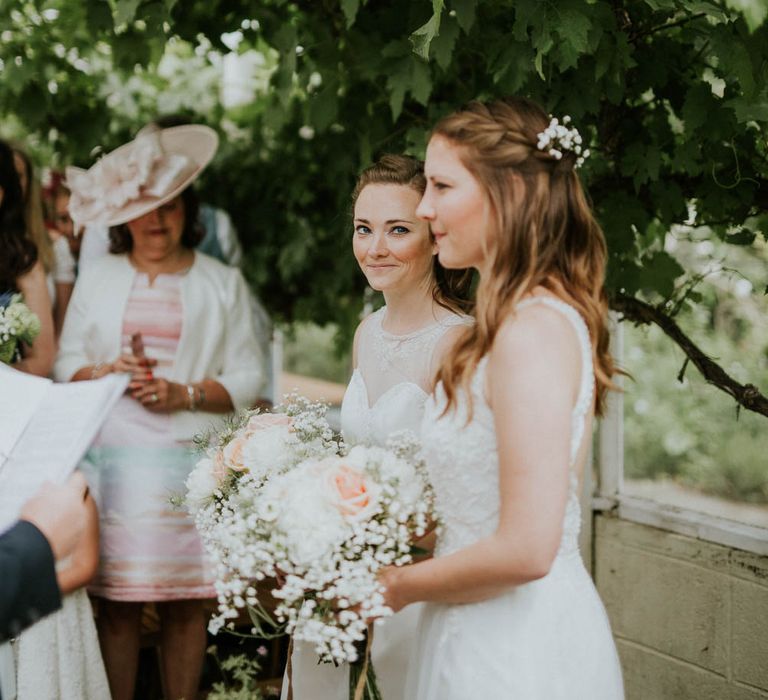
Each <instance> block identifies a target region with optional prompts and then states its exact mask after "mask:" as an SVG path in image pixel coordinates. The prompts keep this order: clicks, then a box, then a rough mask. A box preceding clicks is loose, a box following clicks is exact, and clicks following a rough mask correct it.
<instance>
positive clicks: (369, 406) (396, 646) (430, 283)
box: [283, 156, 469, 700]
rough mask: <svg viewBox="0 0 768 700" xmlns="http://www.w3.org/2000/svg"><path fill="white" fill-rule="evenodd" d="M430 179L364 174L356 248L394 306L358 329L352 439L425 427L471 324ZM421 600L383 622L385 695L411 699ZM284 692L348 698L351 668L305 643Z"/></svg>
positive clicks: (389, 159)
mask: <svg viewBox="0 0 768 700" xmlns="http://www.w3.org/2000/svg"><path fill="white" fill-rule="evenodd" d="M425 185H426V181H425V179H424V174H423V170H422V163H421V162H420V161H417V160H415V159H413V158H408V157H406V156H384V157H383V158H382V159H381V160H380V161H378V162H377V163H375V164H374V165H373V166H371V167H370V168H368V169H367V170H366V171H364V172H363V174H362V175H361V177H360V180H359V181H358V184H357V187H356V188H355V192H354V193H353V201H354V234H353V250H354V254H355V257H356V259H357V261H358V263H359V265H360V268H361V269H362V271H363V273H364V274H365V276H366V278H367V280H368V283H369V284H370V286H371V287H373V289H375V290H378V291H382V292H383V293H384V299H385V301H386V306H384V307H382V308H381V309H379V310H378V311H375V312H374V313H372V314H371V315H370V316H368V317H367V318H366V319H365V320H364V321H363V322H362V323H361V324H360V326H359V327H358V329H357V332H356V333H355V343H354V349H353V365H354V368H355V369H354V372H353V374H352V378H351V380H350V382H349V386H348V387H347V391H346V393H345V395H344V401H343V403H342V407H341V426H342V433H343V435H344V439H345V440H346V441H347V443H349V444H359V443H367V444H379V445H380V444H383V443H384V442H386V439H387V437H388V436H389V435H390V434H391V433H393V432H396V431H398V430H404V429H408V430H412V431H414V432H417V431H418V429H419V426H420V424H421V420H422V415H423V411H424V402H425V401H426V399H427V396H428V394H429V392H430V391H431V388H432V378H433V376H434V373H435V369H436V367H437V365H438V364H439V362H440V360H441V358H442V356H443V354H444V353H445V351H446V349H448V348H450V347H451V345H452V344H453V342H454V340H455V338H456V335H457V333H458V332H459V331H460V330H461V329H462V328H464V327H466V325H467V324H468V323H469V319H468V318H467V317H466V316H464V315H462V314H460V313H459V309H460V308H461V300H460V297H461V294H462V291H463V290H466V287H467V285H468V279H469V278H468V275H466V274H464V273H457V272H448V271H446V270H443V269H441V268H440V267H439V264H438V263H437V261H436V259H435V252H436V250H435V246H434V242H433V240H432V239H431V237H430V234H429V227H428V226H427V224H426V223H425V222H423V221H419V220H418V219H417V217H416V213H415V212H416V205H417V204H418V203H419V200H420V199H421V195H422V193H423V192H424V187H425ZM418 614H419V610H418V606H411V607H410V608H409V609H407V610H405V611H403V612H402V613H399V614H398V615H395V616H394V617H392V618H388V619H386V620H382V621H380V622H379V623H378V624H377V625H376V630H375V634H374V638H373V652H372V657H373V666H374V669H375V671H376V676H377V679H378V683H379V689H380V690H381V693H382V696H383V698H384V700H405V698H407V697H410V696H407V695H406V694H405V689H404V685H405V676H406V671H407V667H408V665H409V663H410V660H411V658H412V656H413V653H414V651H415V647H414V642H415V633H416V622H417V619H418ZM286 676H287V677H286V680H285V681H284V683H283V698H288V697H289V691H288V685H289V682H288V681H289V680H290V681H291V683H290V685H291V691H290V692H291V693H292V696H293V698H294V700H347V698H348V697H349V669H348V667H347V666H340V667H334V666H333V665H330V664H318V659H317V654H316V653H315V652H314V650H313V649H312V647H311V646H310V645H307V644H304V643H296V645H295V647H294V650H293V654H292V656H291V662H290V671H287V672H286Z"/></svg>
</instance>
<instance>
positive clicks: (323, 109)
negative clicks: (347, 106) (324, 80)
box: [309, 84, 339, 133]
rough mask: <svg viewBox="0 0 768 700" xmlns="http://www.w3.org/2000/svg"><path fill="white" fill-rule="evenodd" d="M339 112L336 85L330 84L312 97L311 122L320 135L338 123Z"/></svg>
mask: <svg viewBox="0 0 768 700" xmlns="http://www.w3.org/2000/svg"><path fill="white" fill-rule="evenodd" d="M338 111H339V102H338V99H337V97H336V85H335V84H329V85H327V86H324V87H323V89H322V90H320V91H319V92H318V93H317V94H316V95H313V96H312V99H311V100H310V102H309V121H310V123H311V124H312V126H314V127H315V129H317V131H318V133H322V132H323V131H325V130H326V129H327V128H328V127H329V126H330V125H331V124H332V123H333V122H334V121H336V116H337V114H338Z"/></svg>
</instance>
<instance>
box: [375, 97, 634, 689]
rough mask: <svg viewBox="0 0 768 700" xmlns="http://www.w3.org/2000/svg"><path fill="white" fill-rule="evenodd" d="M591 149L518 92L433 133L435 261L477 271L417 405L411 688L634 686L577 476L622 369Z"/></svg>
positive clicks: (398, 581) (399, 593)
mask: <svg viewBox="0 0 768 700" xmlns="http://www.w3.org/2000/svg"><path fill="white" fill-rule="evenodd" d="M587 155H588V152H587V151H585V150H583V149H582V145H581V137H580V136H579V134H578V132H577V131H576V130H575V129H573V128H571V127H570V126H569V120H568V119H566V118H564V119H563V122H562V123H561V122H559V121H558V120H555V119H552V120H550V118H549V117H548V116H547V115H546V113H545V112H544V111H543V110H542V109H541V107H539V106H538V105H537V104H535V103H533V102H531V101H530V100H527V99H522V98H512V99H508V100H505V101H496V102H491V103H488V104H483V103H478V102H475V103H471V104H470V105H468V106H467V107H466V108H464V109H461V110H460V111H458V112H456V113H454V114H451V115H449V116H448V117H446V118H445V119H443V120H442V121H441V122H440V123H439V124H438V125H437V127H436V128H435V130H434V132H433V134H432V137H431V140H430V142H429V146H428V149H427V158H426V166H425V173H426V176H427V189H426V191H425V194H424V197H423V198H422V200H421V203H420V204H419V207H418V209H417V213H418V215H419V216H420V217H421V218H422V219H424V220H426V221H428V222H429V224H430V226H431V229H432V233H433V236H434V238H435V242H436V245H437V249H438V256H439V260H440V263H441V264H442V265H443V266H445V267H446V268H464V267H473V268H475V269H476V270H477V271H478V272H479V275H480V283H479V286H478V290H477V304H476V324H475V325H474V326H468V327H466V328H465V329H464V330H463V331H462V334H461V336H460V337H459V338H458V340H457V343H456V345H455V346H454V348H453V349H452V351H451V352H449V353H446V354H445V355H444V356H443V360H442V363H441V366H440V368H439V371H438V382H437V386H436V389H435V391H434V392H433V395H432V397H431V398H430V400H429V401H428V402H427V404H426V407H425V410H424V419H423V423H422V434H421V438H422V443H423V446H424V451H425V455H426V459H427V466H428V468H429V472H430V476H431V478H432V481H433V485H434V488H435V494H436V505H437V510H438V512H439V513H440V515H441V518H442V531H441V532H440V534H439V536H438V541H437V546H436V551H435V557H434V558H433V559H430V560H427V561H423V562H419V563H416V564H412V565H410V566H405V567H401V568H388V569H385V570H384V571H383V572H382V575H381V581H382V583H383V585H384V587H385V588H386V593H385V596H386V599H387V602H388V603H389V605H390V606H391V607H392V608H393V609H394V610H395V611H398V610H401V609H403V608H406V606H409V605H411V604H413V603H418V602H422V603H426V605H425V606H424V610H423V613H422V616H421V620H420V626H419V633H418V650H417V653H416V655H415V657H414V658H413V659H412V660H411V662H410V664H409V667H408V682H407V684H406V692H405V696H406V697H408V698H414V699H418V700H465V699H466V698H488V699H489V700H490V699H493V700H500V699H501V698H521V699H524V700H575V699H579V700H619V699H620V698H622V697H623V689H622V679H621V671H620V667H619V660H618V655H617V653H616V648H615V645H614V642H613V639H612V636H611V630H610V626H609V622H608V618H607V616H606V613H605V609H604V608H603V605H602V602H601V601H600V598H599V596H598V594H597V591H596V589H595V586H594V584H593V582H592V580H591V578H590V576H589V573H588V572H587V570H586V568H585V567H584V564H583V562H582V559H581V556H580V553H579V549H578V533H579V524H580V510H579V499H578V493H579V481H580V479H581V477H582V473H583V470H584V465H585V463H586V461H587V454H588V452H589V444H590V442H591V435H592V425H593V420H594V416H595V414H599V413H600V411H601V410H602V407H603V405H604V398H605V394H606V391H607V390H608V389H610V388H611V387H612V383H611V376H612V375H613V374H615V373H616V371H617V370H616V368H615V367H614V364H613V361H612V359H611V357H610V355H609V353H608V330H607V326H606V315H607V304H606V298H605V294H604V291H603V279H604V271H605V256H606V251H605V241H604V238H603V234H602V232H601V230H600V227H599V226H598V224H597V222H596V221H595V219H594V216H593V214H592V212H591V210H590V208H589V205H588V204H587V201H586V198H585V195H584V192H583V190H582V187H581V184H580V182H579V178H578V175H577V174H576V172H575V168H576V166H577V165H579V164H580V163H581V161H582V160H583V158H584V157H586V156H587ZM406 609H407V608H406Z"/></svg>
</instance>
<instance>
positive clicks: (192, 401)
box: [187, 384, 197, 411]
mask: <svg viewBox="0 0 768 700" xmlns="http://www.w3.org/2000/svg"><path fill="white" fill-rule="evenodd" d="M187 396H188V397H189V410H190V411H196V410H197V402H196V401H195V387H194V385H192V384H187Z"/></svg>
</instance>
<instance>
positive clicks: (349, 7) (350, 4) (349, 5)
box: [341, 0, 360, 29]
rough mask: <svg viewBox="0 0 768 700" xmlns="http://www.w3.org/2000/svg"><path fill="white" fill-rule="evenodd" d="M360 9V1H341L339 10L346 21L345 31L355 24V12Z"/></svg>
mask: <svg viewBox="0 0 768 700" xmlns="http://www.w3.org/2000/svg"><path fill="white" fill-rule="evenodd" d="M359 9H360V0H341V10H342V12H343V13H344V17H345V19H346V20H347V29H349V27H351V26H352V25H353V24H354V23H355V18H356V17H357V11H358V10H359Z"/></svg>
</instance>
